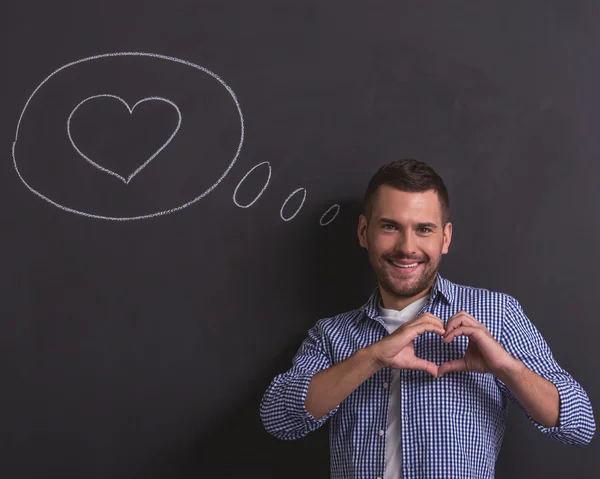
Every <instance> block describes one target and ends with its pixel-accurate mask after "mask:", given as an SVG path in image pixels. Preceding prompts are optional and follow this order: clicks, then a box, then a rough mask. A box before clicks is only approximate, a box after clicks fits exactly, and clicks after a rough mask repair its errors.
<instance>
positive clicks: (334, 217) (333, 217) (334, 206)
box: [319, 204, 340, 226]
mask: <svg viewBox="0 0 600 479" xmlns="http://www.w3.org/2000/svg"><path fill="white" fill-rule="evenodd" d="M333 209H335V214H334V215H333V216H332V217H331V219H330V220H329V221H325V222H323V220H324V219H325V217H326V216H327V215H328V214H329V212H330V211H331V210H333ZM339 214H340V205H338V204H335V205H333V206H330V207H329V208H328V209H327V211H326V212H325V213H323V216H321V219H320V220H319V224H320V225H321V226H327V225H328V224H329V223H331V222H332V221H333V220H334V219H336V218H337V215H339Z"/></svg>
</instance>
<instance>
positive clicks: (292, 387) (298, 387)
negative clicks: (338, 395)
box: [285, 371, 340, 429]
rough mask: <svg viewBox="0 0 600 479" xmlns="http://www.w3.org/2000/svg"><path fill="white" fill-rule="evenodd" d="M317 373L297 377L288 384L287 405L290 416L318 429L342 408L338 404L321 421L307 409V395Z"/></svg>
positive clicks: (310, 372) (306, 373) (307, 373)
mask: <svg viewBox="0 0 600 479" xmlns="http://www.w3.org/2000/svg"><path fill="white" fill-rule="evenodd" d="M317 372H318V371H315V372H312V371H309V372H305V373H301V374H297V375H295V376H294V378H293V379H292V380H291V381H290V382H289V383H288V392H289V393H290V394H287V395H286V398H287V399H286V404H285V408H286V411H287V413H288V414H290V415H291V416H294V417H298V418H300V419H303V420H304V421H305V422H306V423H307V425H308V426H312V427H315V426H316V427H318V426H320V425H322V424H323V423H324V422H325V421H327V419H329V418H330V417H331V416H333V415H334V414H335V413H336V412H337V410H338V409H339V407H340V405H339V404H338V405H337V406H336V407H335V408H334V409H332V410H331V411H329V412H328V413H327V414H326V415H325V416H323V417H322V418H320V419H315V418H314V416H313V415H312V414H311V413H310V412H308V410H307V409H306V395H307V394H308V386H309V385H310V382H311V380H312V378H313V376H314V375H315V374H317ZM312 427H311V429H312Z"/></svg>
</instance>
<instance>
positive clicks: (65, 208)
mask: <svg viewBox="0 0 600 479" xmlns="http://www.w3.org/2000/svg"><path fill="white" fill-rule="evenodd" d="M124 56H132V57H135V56H139V57H151V58H155V59H160V60H167V61H171V62H175V63H181V64H183V65H186V66H189V67H191V68H195V69H197V70H200V71H202V72H204V73H206V74H208V75H210V76H212V77H213V78H214V79H215V80H217V81H218V82H219V83H221V85H223V86H224V87H225V89H226V90H227V91H228V92H229V94H230V95H231V97H232V98H233V101H234V102H235V105H236V107H237V110H238V114H239V117H240V128H241V133H240V143H239V145H238V148H237V151H236V153H235V156H234V158H233V160H232V161H231V163H230V164H229V165H228V166H227V168H226V170H225V172H224V173H223V174H222V175H221V177H220V178H219V179H218V180H217V181H216V182H215V183H214V184H213V185H212V186H211V187H210V188H208V189H207V190H206V191H204V192H203V193H202V194H200V195H199V196H197V197H195V198H194V199H192V200H190V201H188V202H187V203H184V204H182V205H180V206H177V207H175V208H171V209H167V210H164V211H158V212H156V213H151V214H147V215H139V216H103V215H96V214H93V213H87V212H84V211H79V210H76V209H74V208H70V207H68V206H64V205H61V204H59V203H57V202H56V201H53V200H52V199H50V198H48V197H47V196H45V195H44V194H42V193H40V192H39V191H37V190H36V189H35V188H33V187H32V186H30V185H29V184H28V183H27V182H26V181H25V179H24V178H23V176H22V175H21V172H20V171H19V168H18V166H17V156H16V146H17V141H18V139H19V129H20V127H21V122H22V120H23V116H24V115H25V112H26V111H27V107H28V106H29V104H30V103H31V100H32V99H33V97H34V96H35V94H36V93H37V92H38V90H39V89H40V88H41V87H42V86H43V85H44V84H45V83H46V82H47V81H48V80H50V78H52V77H53V76H54V75H56V74H57V73H59V72H60V71H62V70H64V69H66V68H69V67H72V66H74V65H77V64H80V63H84V62H88V61H92V60H97V59H100V58H111V57H124ZM243 143H244V116H243V114H242V109H241V107H240V104H239V102H238V99H237V96H236V94H235V92H234V91H233V90H232V89H231V87H230V86H229V85H228V84H227V83H225V81H223V80H222V79H221V78H220V77H219V76H218V75H217V74H215V73H213V72H211V71H210V70H208V69H206V68H204V67H202V66H200V65H196V64H194V63H192V62H188V61H186V60H181V59H179V58H175V57H170V56H165V55H160V54H158V53H144V52H117V53H104V54H100V55H94V56H90V57H86V58H82V59H80V60H76V61H74V62H71V63H68V64H66V65H63V66H62V67H60V68H58V69H56V70H54V71H53V72H52V73H51V74H50V75H48V76H47V77H46V78H45V79H44V80H43V81H42V82H41V83H40V84H39V85H38V86H37V87H36V88H35V90H34V91H33V93H32V94H31V95H30V96H29V98H28V99H27V102H26V103H25V106H24V107H23V111H22V112H21V115H20V116H19V121H18V122H17V129H16V132H15V140H14V141H13V144H12V157H13V165H14V168H15V171H16V172H17V175H18V176H19V179H20V180H21V181H22V182H23V184H24V185H25V186H26V187H27V189H28V190H29V191H31V192H32V193H33V194H35V195H37V196H38V197H40V198H42V199H43V200H45V201H47V202H48V203H50V204H52V205H54V206H56V207H57V208H60V209H61V210H63V211H67V212H69V213H75V214H78V215H82V216H85V217H87V218H95V219H101V220H112V221H132V220H141V219H147V218H154V217H157V216H163V215H167V214H170V213H174V212H176V211H180V210H182V209H184V208H187V207H188V206H190V205H192V204H194V203H196V202H197V201H199V200H201V199H202V198H204V197H205V196H206V195H208V194H209V193H210V192H211V191H213V190H214V189H215V188H216V187H217V186H218V185H219V183H221V181H223V179H224V178H225V177H226V176H227V175H228V174H229V172H230V171H231V169H232V168H233V165H234V164H235V162H236V161H237V159H238V157H239V155H240V152H241V150H242V145H243Z"/></svg>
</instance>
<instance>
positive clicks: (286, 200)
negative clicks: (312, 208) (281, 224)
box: [279, 188, 306, 221]
mask: <svg viewBox="0 0 600 479" xmlns="http://www.w3.org/2000/svg"><path fill="white" fill-rule="evenodd" d="M301 191H302V192H303V193H304V196H303V197H302V203H300V206H298V209H297V210H296V212H295V213H294V214H293V215H292V216H288V217H287V218H286V217H285V216H283V210H284V208H285V206H286V205H287V204H288V201H290V200H291V199H292V198H293V197H294V196H295V195H296V194H297V193H300V192H301ZM305 201H306V188H298V189H297V190H294V191H293V192H292V193H291V194H290V196H288V197H287V198H286V199H285V201H284V202H283V205H282V206H281V210H279V215H280V216H281V219H282V220H283V221H290V220H293V219H294V217H295V216H296V215H297V214H298V213H300V210H301V209H302V207H303V206H304V202H305Z"/></svg>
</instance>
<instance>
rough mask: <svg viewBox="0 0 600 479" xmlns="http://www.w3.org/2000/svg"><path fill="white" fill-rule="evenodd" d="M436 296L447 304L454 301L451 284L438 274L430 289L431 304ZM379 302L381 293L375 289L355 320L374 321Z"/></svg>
mask: <svg viewBox="0 0 600 479" xmlns="http://www.w3.org/2000/svg"><path fill="white" fill-rule="evenodd" d="M438 296H440V297H441V298H442V299H443V300H445V301H446V302H447V303H448V304H452V301H453V300H454V292H453V288H452V283H451V282H450V281H448V280H447V279H445V278H442V276H441V275H440V274H439V273H438V274H437V277H436V280H435V282H434V283H433V287H432V288H431V295H430V299H429V302H430V303H433V302H434V301H436V300H437V298H438ZM380 301H381V292H380V291H379V288H375V290H374V291H373V292H372V293H371V296H370V297H369V299H368V300H367V302H366V303H365V304H364V305H363V306H362V308H361V310H362V312H363V313H364V314H359V315H358V317H357V318H356V320H357V321H360V320H361V319H364V317H368V318H371V319H375V318H376V317H378V316H379V308H378V306H379V302H380Z"/></svg>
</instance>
